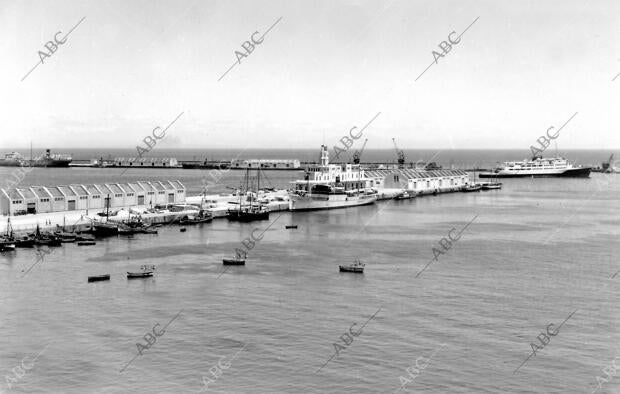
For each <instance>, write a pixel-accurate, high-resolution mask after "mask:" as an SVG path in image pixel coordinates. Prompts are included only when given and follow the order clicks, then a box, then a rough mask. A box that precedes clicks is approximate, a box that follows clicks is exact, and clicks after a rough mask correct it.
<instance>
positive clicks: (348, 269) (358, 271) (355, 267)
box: [340, 260, 366, 274]
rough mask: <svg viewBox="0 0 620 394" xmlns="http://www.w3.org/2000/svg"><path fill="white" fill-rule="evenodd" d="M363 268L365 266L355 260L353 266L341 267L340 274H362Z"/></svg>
mask: <svg viewBox="0 0 620 394" xmlns="http://www.w3.org/2000/svg"><path fill="white" fill-rule="evenodd" d="M365 266H366V264H364V263H362V262H360V261H359V260H355V262H354V263H353V264H349V265H341V266H340V272H354V273H356V274H363V273H364V267H365Z"/></svg>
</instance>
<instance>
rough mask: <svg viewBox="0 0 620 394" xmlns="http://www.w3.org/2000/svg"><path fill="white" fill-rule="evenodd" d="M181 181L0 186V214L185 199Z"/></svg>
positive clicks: (97, 207) (154, 203)
mask: <svg viewBox="0 0 620 394" xmlns="http://www.w3.org/2000/svg"><path fill="white" fill-rule="evenodd" d="M185 198H186V189H185V186H184V185H183V184H182V183H181V182H180V181H162V182H158V181H153V182H133V183H124V184H119V183H108V184H91V185H80V184H74V185H60V186H32V187H23V188H19V187H18V188H16V189H10V190H6V189H0V214H2V215H23V214H33V213H46V212H62V211H73V210H86V209H103V208H106V206H107V204H108V201H109V207H110V208H120V207H131V206H140V205H143V206H155V205H157V204H160V205H164V204H170V203H185Z"/></svg>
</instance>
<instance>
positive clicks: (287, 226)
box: [284, 224, 297, 229]
mask: <svg viewBox="0 0 620 394" xmlns="http://www.w3.org/2000/svg"><path fill="white" fill-rule="evenodd" d="M284 228H286V229H289V228H295V229H296V228H297V225H296V224H292V225H286V226H284Z"/></svg>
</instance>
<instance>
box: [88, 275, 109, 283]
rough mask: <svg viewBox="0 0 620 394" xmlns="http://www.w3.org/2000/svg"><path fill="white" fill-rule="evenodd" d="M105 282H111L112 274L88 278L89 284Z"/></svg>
mask: <svg viewBox="0 0 620 394" xmlns="http://www.w3.org/2000/svg"><path fill="white" fill-rule="evenodd" d="M104 280H110V274H105V275H94V276H89V277H88V281H89V282H101V281H104Z"/></svg>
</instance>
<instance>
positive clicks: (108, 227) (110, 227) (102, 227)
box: [91, 220, 118, 237]
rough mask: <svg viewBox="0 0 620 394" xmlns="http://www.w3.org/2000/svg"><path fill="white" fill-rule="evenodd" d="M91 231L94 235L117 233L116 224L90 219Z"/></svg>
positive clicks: (101, 235)
mask: <svg viewBox="0 0 620 394" xmlns="http://www.w3.org/2000/svg"><path fill="white" fill-rule="evenodd" d="M91 224H92V232H93V234H94V235H95V236H96V237H107V236H111V235H118V224H116V223H112V222H100V221H97V220H93V221H92V223H91Z"/></svg>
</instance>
